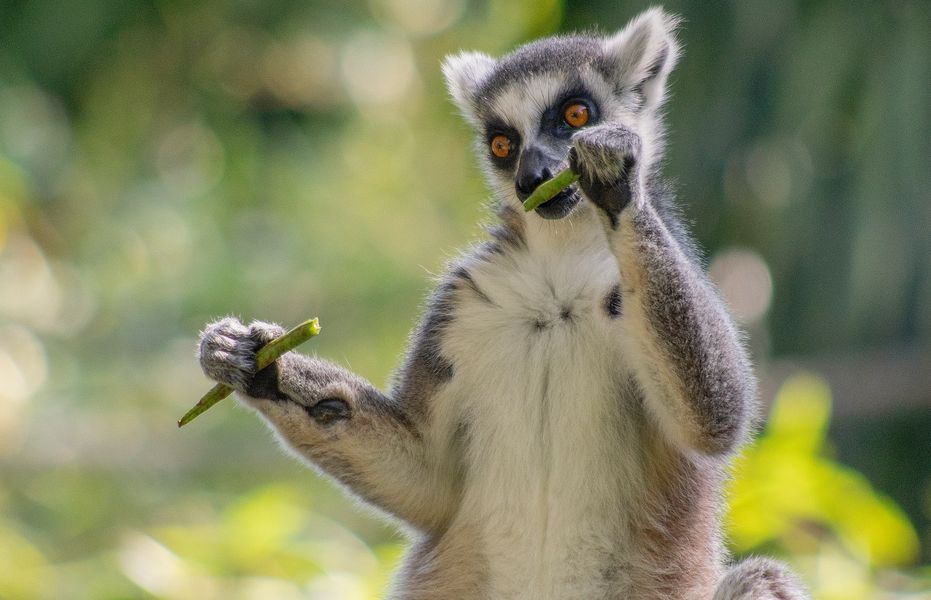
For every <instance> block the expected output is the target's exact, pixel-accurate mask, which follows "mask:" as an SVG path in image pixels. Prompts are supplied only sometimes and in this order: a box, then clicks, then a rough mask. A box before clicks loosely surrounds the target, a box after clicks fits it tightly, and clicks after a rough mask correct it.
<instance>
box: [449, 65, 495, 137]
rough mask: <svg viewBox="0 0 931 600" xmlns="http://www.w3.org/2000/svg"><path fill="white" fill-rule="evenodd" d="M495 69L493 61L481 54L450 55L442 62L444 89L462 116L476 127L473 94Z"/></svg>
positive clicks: (476, 118) (476, 117)
mask: <svg viewBox="0 0 931 600" xmlns="http://www.w3.org/2000/svg"><path fill="white" fill-rule="evenodd" d="M494 67H495V59H493V58H491V57H490V56H488V55H487V54H482V53H481V52H460V53H459V54H451V55H449V56H447V57H446V59H445V60H444V61H443V76H444V77H446V87H447V89H449V94H450V95H451V96H452V97H453V102H455V103H456V106H457V107H459V110H460V111H461V112H462V115H463V116H464V117H465V118H466V120H467V121H469V122H470V123H472V124H473V125H478V116H477V115H476V113H475V93H476V92H477V91H478V88H479V86H480V85H481V84H482V82H483V81H485V78H486V77H488V75H489V74H490V73H491V71H492V70H493V69H494Z"/></svg>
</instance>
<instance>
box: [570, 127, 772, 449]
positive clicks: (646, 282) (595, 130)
mask: <svg viewBox="0 0 931 600" xmlns="http://www.w3.org/2000/svg"><path fill="white" fill-rule="evenodd" d="M642 156H643V153H642V147H641V140H640V137H639V136H638V135H637V134H636V133H635V132H633V131H631V130H630V129H628V128H627V127H625V126H624V125H616V124H605V125H596V126H594V127H591V128H589V129H584V130H582V131H579V132H578V133H576V134H575V135H574V136H573V149H572V151H571V152H570V163H571V166H572V167H573V170H574V171H576V172H578V173H579V174H580V185H581V187H582V190H583V191H584V193H585V195H586V196H587V197H588V198H589V199H591V201H592V202H593V203H594V204H595V205H596V206H598V208H599V209H601V216H602V222H603V223H604V230H605V235H606V236H607V238H608V245H609V247H610V248H611V251H612V253H613V254H614V256H615V257H616V258H617V262H618V267H619V270H620V274H621V281H623V282H624V289H623V294H622V297H623V299H624V300H623V302H624V304H623V310H624V314H623V317H622V320H623V321H624V323H625V325H626V327H625V330H624V333H625V336H624V343H625V344H626V345H627V346H628V347H629V352H628V353H627V355H628V356H629V357H631V362H632V363H633V367H634V369H635V371H636V373H637V380H638V383H639V384H640V386H641V387H642V388H643V391H644V396H645V398H646V400H647V403H648V405H649V408H650V409H651V410H652V411H653V413H654V415H655V416H656V417H657V419H658V420H659V422H660V424H661V425H662V427H663V430H664V431H665V432H666V434H667V435H669V436H670V437H671V438H672V439H673V440H674V442H675V443H676V444H678V445H679V446H680V447H682V448H686V449H694V450H698V451H701V452H706V453H711V454H716V453H721V452H727V451H730V450H733V449H734V448H735V447H736V445H737V444H738V443H739V442H741V441H742V439H743V436H744V434H745V433H746V431H747V428H748V421H749V418H750V414H751V411H752V407H753V403H754V401H755V393H756V386H755V383H754V382H755V379H754V376H753V371H752V369H751V367H750V364H749V361H748V360H747V356H746V352H745V351H744V349H743V347H742V346H741V344H740V341H739V339H738V334H737V331H736V329H735V327H734V325H733V323H732V322H731V320H730V318H729V317H728V315H727V313H726V312H725V309H724V307H723V306H722V304H721V301H720V300H719V299H718V296H717V294H716V292H715V291H714V290H713V289H712V284H711V283H710V282H709V281H708V279H707V277H706V276H705V274H704V273H703V272H702V270H701V267H700V265H698V264H697V262H696V261H695V259H694V258H693V257H691V256H690V255H689V254H690V252H689V249H688V248H685V247H683V246H682V244H683V243H687V242H684V241H683V240H677V239H676V236H675V235H674V233H673V231H670V229H669V228H668V227H667V223H665V222H664V220H663V218H662V217H661V213H660V212H659V210H658V208H657V203H665V202H667V199H666V198H665V197H662V196H661V194H662V191H661V190H651V189H650V188H649V187H648V185H647V182H646V181H645V175H644V173H645V168H644V167H645V165H643V164H642ZM651 194H653V196H652V197H651ZM674 226H675V224H674Z"/></svg>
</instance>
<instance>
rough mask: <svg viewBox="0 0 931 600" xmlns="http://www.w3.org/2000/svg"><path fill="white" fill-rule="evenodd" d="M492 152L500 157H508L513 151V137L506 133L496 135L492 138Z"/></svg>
mask: <svg viewBox="0 0 931 600" xmlns="http://www.w3.org/2000/svg"><path fill="white" fill-rule="evenodd" d="M491 153H492V154H494V155H495V156H497V157H498V158H507V155H508V154H510V153H511V138H509V137H508V136H506V135H496V136H495V137H493V138H491Z"/></svg>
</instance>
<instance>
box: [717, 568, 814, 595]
mask: <svg viewBox="0 0 931 600" xmlns="http://www.w3.org/2000/svg"><path fill="white" fill-rule="evenodd" d="M807 599H808V594H807V593H806V592H805V590H804V588H802V586H801V585H800V584H799V582H798V580H797V579H796V578H795V576H794V575H792V573H791V572H789V570H788V569H787V568H786V567H784V566H783V565H782V564H781V563H779V562H776V561H774V560H770V559H766V558H748V559H747V560H744V561H741V562H739V563H737V564H736V565H734V566H732V567H731V568H730V569H729V570H728V571H727V573H726V574H725V575H724V579H722V580H721V583H720V584H719V585H718V589H717V590H716V591H715V593H714V598H713V599H712V600H807Z"/></svg>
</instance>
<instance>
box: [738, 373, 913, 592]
mask: <svg viewBox="0 0 931 600" xmlns="http://www.w3.org/2000/svg"><path fill="white" fill-rule="evenodd" d="M830 409H831V395H830V390H829V389H828V387H827V386H826V385H825V383H824V382H823V381H822V380H821V379H819V378H818V377H816V376H813V375H798V376H795V377H793V378H791V379H789V380H788V381H786V383H785V384H784V385H783V387H782V389H781V390H780V392H779V394H778V395H777V396H776V399H775V403H774V405H773V410H772V413H771V414H770V419H769V424H768V425H767V427H766V430H765V432H764V433H763V435H762V436H761V437H760V438H759V439H758V440H757V441H756V443H755V444H754V445H753V446H751V447H750V448H748V449H747V450H746V451H745V453H744V454H743V456H741V458H740V459H739V460H738V462H737V464H736V465H735V471H734V480H733V482H732V485H731V498H730V509H731V510H730V514H729V517H728V525H729V527H728V533H729V536H730V537H729V539H730V541H731V543H732V545H733V547H734V549H735V550H736V551H737V552H739V553H747V552H752V551H759V550H762V551H772V550H773V549H775V550H776V551H777V552H779V553H783V554H787V555H789V556H792V557H793V558H792V560H793V562H794V563H795V564H796V565H797V567H798V569H799V570H800V571H801V572H802V575H803V577H804V579H805V581H806V582H807V583H808V584H809V585H810V586H811V588H812V592H813V594H814V595H815V596H816V597H817V598H822V599H824V600H854V599H859V598H862V599H863V600H867V599H869V598H876V597H878V596H879V595H880V593H881V587H879V586H880V585H881V584H880V583H877V580H876V573H877V571H879V570H882V569H889V568H893V567H903V566H907V565H910V564H912V563H913V562H914V561H915V559H916V558H917V557H918V549H919V546H918V535H917V534H916V532H915V529H914V527H913V526H912V524H911V523H910V522H909V520H908V517H907V516H906V515H905V514H904V513H903V512H902V509H900V508H899V507H898V506H897V505H896V504H895V503H894V502H893V501H892V500H890V499H889V498H888V497H887V496H885V495H883V494H881V493H878V492H877V491H875V490H874V489H873V488H872V486H870V484H869V482H868V481H867V480H866V479H865V478H864V477H863V476H862V475H860V474H859V473H857V472H856V471H853V470H851V469H848V468H845V467H843V466H841V465H839V464H838V463H836V462H835V461H833V460H831V459H830V458H828V457H827V456H826V455H825V452H826V448H825V445H826V439H825V434H826V432H827V425H828V418H829V415H830ZM899 579H900V580H899V581H898V582H897V583H896V586H897V588H898V589H900V590H901V589H902V583H903V580H906V578H905V577H904V576H902V575H899ZM911 585H912V586H917V585H919V581H917V580H916V581H914V582H911Z"/></svg>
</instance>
